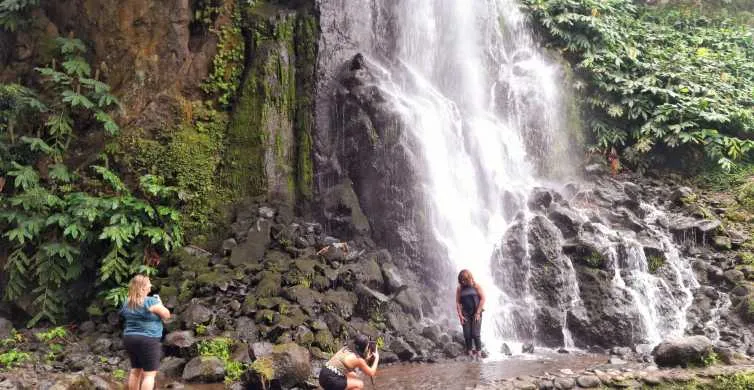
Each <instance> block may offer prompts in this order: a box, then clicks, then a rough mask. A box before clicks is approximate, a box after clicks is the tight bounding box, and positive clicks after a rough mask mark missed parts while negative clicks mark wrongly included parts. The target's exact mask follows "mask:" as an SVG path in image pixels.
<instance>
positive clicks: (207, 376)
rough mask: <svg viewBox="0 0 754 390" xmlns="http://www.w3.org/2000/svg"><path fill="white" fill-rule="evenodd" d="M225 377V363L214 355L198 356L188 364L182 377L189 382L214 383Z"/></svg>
mask: <svg viewBox="0 0 754 390" xmlns="http://www.w3.org/2000/svg"><path fill="white" fill-rule="evenodd" d="M224 377H225V363H223V361H222V360H220V359H218V358H217V357H214V356H197V357H195V358H193V359H191V361H189V362H188V364H186V367H184V369H183V375H182V376H181V378H183V380H185V381H188V382H203V383H213V382H220V381H222V380H223V378H224Z"/></svg>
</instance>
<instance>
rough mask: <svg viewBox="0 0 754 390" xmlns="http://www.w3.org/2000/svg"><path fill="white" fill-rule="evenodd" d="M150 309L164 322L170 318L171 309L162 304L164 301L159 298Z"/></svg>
mask: <svg viewBox="0 0 754 390" xmlns="http://www.w3.org/2000/svg"><path fill="white" fill-rule="evenodd" d="M148 310H149V311H150V312H151V313H154V314H156V315H157V316H158V317H160V319H161V320H162V321H163V322H164V321H167V320H169V319H170V310H168V308H167V307H165V305H163V304H162V301H161V300H160V299H159V298H157V303H155V304H154V305H152V306H149V309H148Z"/></svg>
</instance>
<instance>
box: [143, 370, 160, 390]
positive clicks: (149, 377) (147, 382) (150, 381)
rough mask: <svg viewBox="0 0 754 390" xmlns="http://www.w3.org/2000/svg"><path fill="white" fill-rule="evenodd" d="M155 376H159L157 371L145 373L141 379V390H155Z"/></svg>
mask: <svg viewBox="0 0 754 390" xmlns="http://www.w3.org/2000/svg"><path fill="white" fill-rule="evenodd" d="M155 376H157V371H144V375H143V376H142V378H141V388H140V389H139V390H153V389H154V377H155Z"/></svg>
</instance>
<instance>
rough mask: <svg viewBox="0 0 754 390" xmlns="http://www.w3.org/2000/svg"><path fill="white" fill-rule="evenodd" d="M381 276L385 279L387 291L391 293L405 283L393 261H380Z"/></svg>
mask: <svg viewBox="0 0 754 390" xmlns="http://www.w3.org/2000/svg"><path fill="white" fill-rule="evenodd" d="M382 276H383V277H384V280H385V287H386V288H387V292H388V293H390V294H392V293H394V292H396V291H398V289H399V288H401V287H403V285H405V282H404V281H403V277H402V276H401V272H400V271H399V270H398V267H396V266H395V264H393V263H382Z"/></svg>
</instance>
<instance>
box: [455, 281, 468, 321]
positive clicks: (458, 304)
mask: <svg viewBox="0 0 754 390" xmlns="http://www.w3.org/2000/svg"><path fill="white" fill-rule="evenodd" d="M456 313H458V320H459V321H461V325H463V323H464V322H466V320H464V319H463V313H462V312H461V286H458V287H457V288H456Z"/></svg>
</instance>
